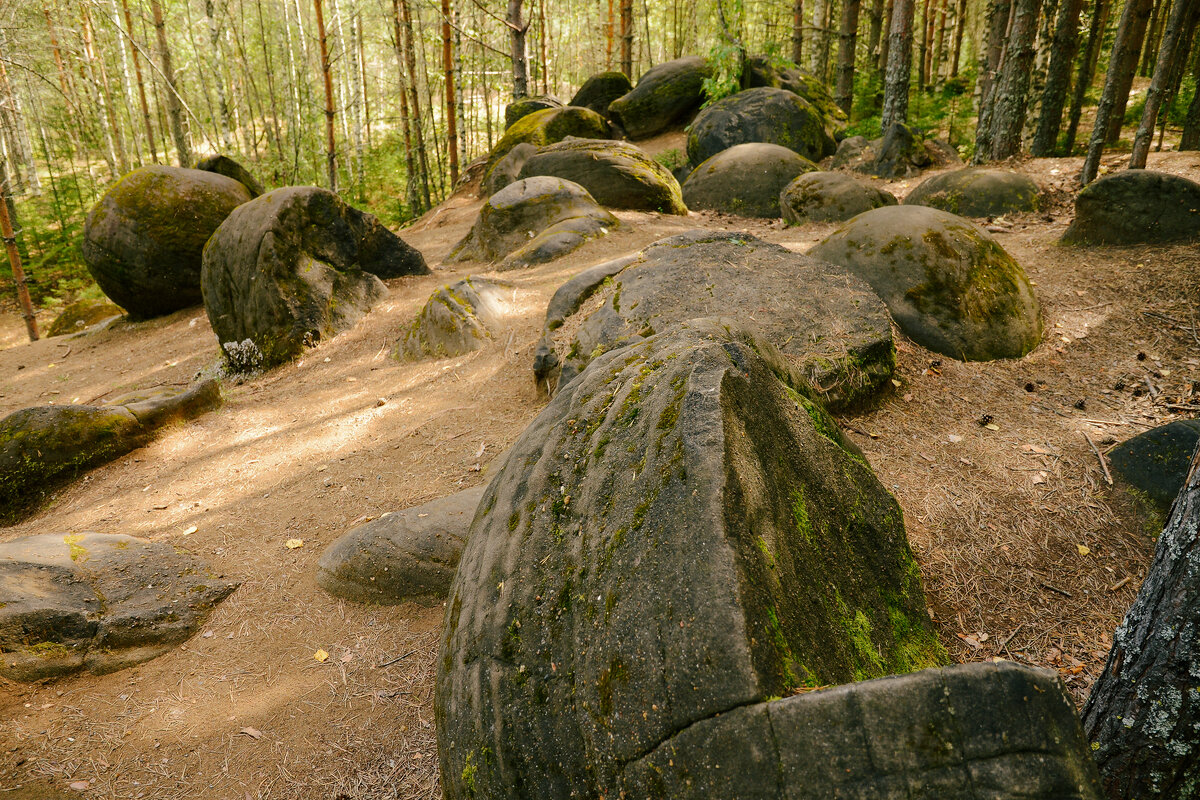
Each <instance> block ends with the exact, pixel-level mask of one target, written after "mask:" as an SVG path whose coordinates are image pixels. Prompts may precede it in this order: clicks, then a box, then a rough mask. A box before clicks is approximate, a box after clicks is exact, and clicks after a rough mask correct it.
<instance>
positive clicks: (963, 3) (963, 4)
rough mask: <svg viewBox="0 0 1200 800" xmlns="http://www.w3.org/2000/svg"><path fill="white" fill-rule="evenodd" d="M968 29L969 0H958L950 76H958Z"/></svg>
mask: <svg viewBox="0 0 1200 800" xmlns="http://www.w3.org/2000/svg"><path fill="white" fill-rule="evenodd" d="M966 29H967V0H958V8H957V9H956V10H955V12H954V56H953V58H952V59H951V61H950V77H951V78H957V77H958V67H959V59H960V57H961V56H962V43H963V33H965V32H966Z"/></svg>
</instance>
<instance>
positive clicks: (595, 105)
mask: <svg viewBox="0 0 1200 800" xmlns="http://www.w3.org/2000/svg"><path fill="white" fill-rule="evenodd" d="M632 89H633V84H632V83H630V82H629V78H628V77H627V76H626V75H625V73H624V72H615V71H609V72H598V73H596V74H595V75H593V76H592V77H590V78H588V79H587V80H586V81H584V82H583V86H580V87H579V91H578V92H576V93H575V96H574V97H572V98H571V105H573V106H582V107H583V108H590V109H591V110H592V111H595V112H596V113H597V114H599V115H600V116H602V117H607V116H608V104H609V103H611V102H612V101H613V100H616V99H617V98H618V97H621V96H622V95H625V94H628V93H629V92H630V90H632Z"/></svg>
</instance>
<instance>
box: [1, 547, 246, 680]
mask: <svg viewBox="0 0 1200 800" xmlns="http://www.w3.org/2000/svg"><path fill="white" fill-rule="evenodd" d="M237 585H238V584H237V583H236V582H235V581H230V580H227V579H226V578H225V577H224V576H222V575H219V574H217V573H216V572H214V571H213V570H212V569H211V568H210V567H209V566H208V565H207V564H205V563H204V562H203V561H201V560H200V559H198V558H196V557H194V556H192V555H191V554H190V553H187V552H186V551H184V550H183V549H182V548H179V547H176V546H173V545H171V544H169V543H166V542H150V541H147V540H145V539H138V538H135V537H133V536H125V535H122V534H102V533H77V534H64V533H45V534H41V535H38V536H26V537H24V538H21V539H14V540H13V541H10V542H6V543H4V544H0V676H4V677H5V678H9V679H11V680H18V681H36V680H42V679H45V678H55V677H59V676H61V675H67V674H70V673H73V672H79V671H81V670H88V671H90V672H92V673H95V674H97V675H102V674H104V673H108V672H113V671H115V670H118V669H124V668H126V667H131V666H133V665H134V664H140V663H142V662H143V661H149V660H150V659H152V658H155V657H157V656H160V655H162V654H163V653H165V652H167V651H169V650H171V649H173V648H174V647H176V646H177V645H179V644H182V643H183V642H185V641H186V640H187V639H189V638H191V636H192V635H193V634H194V633H195V632H196V631H197V630H198V629H199V628H200V626H201V625H203V624H204V621H205V620H206V619H207V618H208V615H209V613H210V612H211V611H212V609H213V607H214V606H216V605H217V603H220V602H221V601H222V600H224V599H225V598H226V597H228V596H229V594H230V593H231V592H232V591H233V590H234V589H236V588H237Z"/></svg>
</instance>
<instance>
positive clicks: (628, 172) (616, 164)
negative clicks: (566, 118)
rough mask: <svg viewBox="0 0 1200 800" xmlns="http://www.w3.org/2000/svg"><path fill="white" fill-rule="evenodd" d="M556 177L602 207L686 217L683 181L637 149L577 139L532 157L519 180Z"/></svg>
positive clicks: (616, 143)
mask: <svg viewBox="0 0 1200 800" xmlns="http://www.w3.org/2000/svg"><path fill="white" fill-rule="evenodd" d="M538 175H551V176H553V177H556V178H564V179H565V180H568V181H573V182H575V183H577V184H579V185H580V186H582V187H583V188H584V189H587V191H588V193H589V194H591V196H592V197H593V198H594V199H595V200H596V202H597V203H599V204H600V205H602V206H607V207H609V208H628V209H633V210H635V211H661V212H663V213H664V214H681V215H683V214H687V206H685V205H684V204H683V193H682V191H681V189H680V188H679V181H677V180H675V176H674V175H672V174H671V173H670V171H669V170H668V169H667V168H666V167H664V166H663V165H662V164H659V163H658V162H657V161H655V160H654V159H652V158H650V157H649V156H647V155H646V154H645V153H644V152H643V151H642V149H641V148H639V147H638V146H637V145H633V144H630V143H628V142H615V141H612V140H608V139H576V138H574V137H571V138H567V139H564V140H563V141H561V142H559V143H557V144H552V145H549V146H547V147H543V148H542V149H541V150H539V151H538V152H537V153H536V154H535V155H533V156H530V157H529V159H528V160H527V161H526V162H525V165H524V166H523V167H522V168H521V174H520V177H522V178H532V177H535V176H538Z"/></svg>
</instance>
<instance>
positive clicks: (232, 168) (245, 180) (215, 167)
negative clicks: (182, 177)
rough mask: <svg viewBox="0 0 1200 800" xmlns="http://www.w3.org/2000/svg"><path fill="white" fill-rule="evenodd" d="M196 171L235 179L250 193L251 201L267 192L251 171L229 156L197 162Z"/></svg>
mask: <svg viewBox="0 0 1200 800" xmlns="http://www.w3.org/2000/svg"><path fill="white" fill-rule="evenodd" d="M196 169H199V170H203V171H205V172H215V173H216V174H218V175H224V176H225V177H226V178H233V179H234V180H235V181H237V182H238V183H240V184H242V185H243V186H245V187H246V190H247V191H248V192H250V197H251V199H253V198H255V197H258V196H259V195H261V194H262V193H263V192H264V191H266V190H265V189H263V185H262V184H261V183H259V182H258V179H257V178H255V177H254V176H253V175H251V174H250V170H248V169H246V168H245V167H243V166H242V165H241V164H239V163H238V162H237V161H234V160H233V159H232V158H230V157H229V156H222V155H216V156H209V157H208V158H202V159H200V160H199V161H197V162H196Z"/></svg>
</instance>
